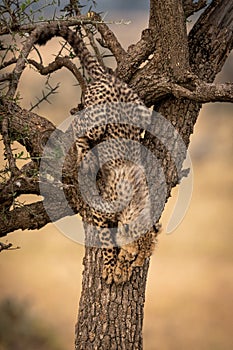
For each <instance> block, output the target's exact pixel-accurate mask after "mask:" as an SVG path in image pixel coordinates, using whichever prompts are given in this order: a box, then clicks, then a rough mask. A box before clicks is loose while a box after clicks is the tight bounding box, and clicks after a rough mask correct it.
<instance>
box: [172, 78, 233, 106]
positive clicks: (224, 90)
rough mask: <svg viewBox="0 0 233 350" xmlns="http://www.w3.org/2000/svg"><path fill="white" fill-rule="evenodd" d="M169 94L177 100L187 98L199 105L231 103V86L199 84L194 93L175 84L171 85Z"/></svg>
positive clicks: (232, 99)
mask: <svg viewBox="0 0 233 350" xmlns="http://www.w3.org/2000/svg"><path fill="white" fill-rule="evenodd" d="M171 92H172V94H173V95H174V96H175V97H177V98H188V99H190V100H194V101H196V102H200V103H206V102H233V84H232V83H225V84H207V83H204V82H201V83H200V85H198V86H197V88H196V89H195V90H194V91H191V90H189V89H186V88H185V87H182V86H180V85H177V84H172V85H171Z"/></svg>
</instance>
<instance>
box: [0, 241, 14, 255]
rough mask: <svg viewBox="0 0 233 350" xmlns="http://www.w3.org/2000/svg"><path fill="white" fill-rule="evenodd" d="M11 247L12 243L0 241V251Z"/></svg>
mask: <svg viewBox="0 0 233 350" xmlns="http://www.w3.org/2000/svg"><path fill="white" fill-rule="evenodd" d="M11 247H12V243H3V242H0V253H1V252H2V251H3V250H9V249H10V248H11Z"/></svg>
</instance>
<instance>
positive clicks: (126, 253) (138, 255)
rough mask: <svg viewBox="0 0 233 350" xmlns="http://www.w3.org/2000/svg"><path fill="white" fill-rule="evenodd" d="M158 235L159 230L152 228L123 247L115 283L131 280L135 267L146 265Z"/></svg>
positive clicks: (115, 274) (117, 265) (118, 259)
mask: <svg viewBox="0 0 233 350" xmlns="http://www.w3.org/2000/svg"><path fill="white" fill-rule="evenodd" d="M156 236H157V232H155V231H154V230H151V231H149V232H147V233H146V234H145V235H143V236H141V237H139V238H138V239H137V240H135V241H134V242H131V243H129V244H126V245H124V246H122V247H121V249H120V252H119V254H118V256H117V263H116V268H115V270H114V275H113V279H114V281H115V283H117V284H119V283H124V282H127V281H129V279H130V277H131V275H132V272H133V269H134V268H135V267H141V266H143V265H144V263H145V260H146V259H147V258H149V257H150V256H151V254H152V253H153V250H154V247H155V241H156Z"/></svg>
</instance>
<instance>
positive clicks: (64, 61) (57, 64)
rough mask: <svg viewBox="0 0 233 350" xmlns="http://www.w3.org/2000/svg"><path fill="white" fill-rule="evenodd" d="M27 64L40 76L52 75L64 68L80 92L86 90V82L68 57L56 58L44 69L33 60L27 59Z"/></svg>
mask: <svg viewBox="0 0 233 350" xmlns="http://www.w3.org/2000/svg"><path fill="white" fill-rule="evenodd" d="M28 63H30V64H32V65H33V66H34V67H35V68H36V69H37V70H38V71H39V73H40V74H41V75H48V74H50V73H53V72H55V71H57V70H59V69H61V68H62V67H66V68H67V69H68V70H69V71H70V72H71V73H72V74H73V75H74V76H75V78H76V79H77V81H78V82H79V84H80V87H81V89H82V91H85V90H86V82H85V80H84V78H83V76H82V74H81V73H80V71H79V70H78V68H77V66H76V65H75V64H74V63H73V62H72V61H71V59H70V57H68V56H65V57H56V58H55V60H54V61H53V62H51V63H49V65H48V66H46V67H44V66H43V64H41V63H38V62H36V61H35V60H32V59H29V60H28Z"/></svg>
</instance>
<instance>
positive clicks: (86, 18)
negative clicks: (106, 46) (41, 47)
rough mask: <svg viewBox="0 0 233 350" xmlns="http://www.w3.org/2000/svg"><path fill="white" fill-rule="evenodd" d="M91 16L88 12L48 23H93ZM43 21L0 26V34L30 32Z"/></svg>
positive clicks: (41, 24)
mask: <svg viewBox="0 0 233 350" xmlns="http://www.w3.org/2000/svg"><path fill="white" fill-rule="evenodd" d="M93 22H94V21H93V18H91V17H90V14H87V15H79V16H74V17H71V18H68V19H57V20H50V21H49V23H50V24H51V25H52V26H53V25H56V24H60V25H63V26H67V27H72V26H77V25H80V24H81V25H82V24H94V23H93ZM100 22H102V19H100ZM44 23H45V22H44V21H38V22H34V23H29V24H23V25H18V26H15V25H14V24H13V25H8V26H3V27H1V26H0V35H7V34H11V33H14V32H17V33H31V32H32V31H34V30H35V29H37V28H39V27H40V26H43V25H44Z"/></svg>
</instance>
